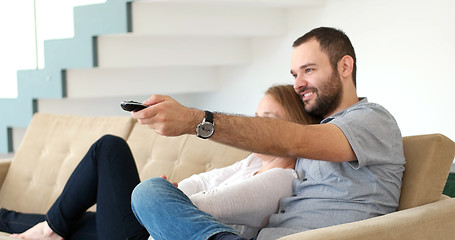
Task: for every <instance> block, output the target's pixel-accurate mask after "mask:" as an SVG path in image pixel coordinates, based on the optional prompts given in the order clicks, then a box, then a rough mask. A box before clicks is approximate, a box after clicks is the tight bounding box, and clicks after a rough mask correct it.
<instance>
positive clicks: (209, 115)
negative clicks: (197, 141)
mask: <svg viewBox="0 0 455 240" xmlns="http://www.w3.org/2000/svg"><path fill="white" fill-rule="evenodd" d="M204 112H205V121H206V122H209V123H212V124H213V113H212V112H210V111H204Z"/></svg>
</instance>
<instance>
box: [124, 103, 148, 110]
mask: <svg viewBox="0 0 455 240" xmlns="http://www.w3.org/2000/svg"><path fill="white" fill-rule="evenodd" d="M120 106H121V107H122V108H123V110H125V111H128V112H131V111H133V112H137V111H140V110H142V109H144V108H146V107H148V106H146V105H143V104H142V103H140V102H135V101H123V102H121V103H120Z"/></svg>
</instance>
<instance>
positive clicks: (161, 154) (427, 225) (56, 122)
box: [0, 113, 455, 240]
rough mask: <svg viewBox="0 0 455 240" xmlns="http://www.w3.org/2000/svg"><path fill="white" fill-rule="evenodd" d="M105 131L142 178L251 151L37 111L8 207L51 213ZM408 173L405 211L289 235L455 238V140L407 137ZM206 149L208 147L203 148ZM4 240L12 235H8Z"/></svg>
mask: <svg viewBox="0 0 455 240" xmlns="http://www.w3.org/2000/svg"><path fill="white" fill-rule="evenodd" d="M104 134H114V135H117V136H120V137H122V138H124V139H126V140H127V141H128V143H129V145H130V147H131V150H132V152H133V155H134V157H135V159H136V161H137V165H138V169H139V173H140V176H141V179H145V178H149V177H154V176H155V177H156V176H159V175H161V174H166V175H167V176H168V177H169V178H170V180H172V181H179V180H181V179H183V178H186V177H188V176H190V175H191V174H193V173H199V172H203V171H207V170H209V169H213V168H217V167H223V166H226V165H229V164H232V163H233V162H235V161H238V160H240V159H242V158H244V157H245V156H247V155H248V154H249V153H248V152H245V151H242V150H238V149H234V148H231V147H227V146H224V145H220V144H217V143H214V142H212V141H209V140H201V139H198V138H197V137H195V136H181V137H162V136H159V135H157V134H155V133H154V132H153V131H151V130H149V129H147V128H145V127H144V126H141V125H139V124H136V122H135V121H134V120H132V119H131V118H129V117H82V116H65V115H51V114H41V113H39V114H35V116H34V117H33V119H32V121H31V123H30V125H29V127H28V129H27V132H26V134H25V136H24V139H23V141H22V143H21V146H20V147H19V149H18V150H17V152H16V154H15V156H14V159H10V160H2V161H1V162H0V184H1V190H0V207H3V208H8V209H14V210H19V211H23V212H34V213H44V212H45V211H46V210H47V209H48V208H49V207H50V205H51V204H52V203H53V201H54V200H55V199H56V198H57V196H58V195H59V194H60V191H61V190H62V188H63V186H64V184H65V182H66V180H67V178H68V177H69V175H70V174H71V172H72V171H73V169H74V168H75V166H76V165H77V163H78V161H79V160H80V159H81V158H82V156H83V155H84V154H85V152H86V151H87V150H88V148H89V146H90V145H91V144H92V143H93V142H94V141H95V140H96V139H98V138H99V137H101V136H102V135H104ZM403 142H404V151H405V156H406V160H407V163H406V170H405V173H404V177H403V188H402V196H401V199H400V207H399V208H400V210H399V211H397V212H394V213H391V214H387V215H384V216H381V217H376V218H372V219H368V220H363V221H359V222H353V223H347V224H342V225H337V226H332V227H327V228H321V229H316V230H311V231H306V232H301V233H298V234H294V235H291V236H287V237H284V238H282V239H287V240H289V239H311V240H317V239H325V240H328V239H349V240H352V239H362V240H363V239H400V240H403V239H410V240H411V239H412V240H416V239H422V240H424V239H425V240H427V239H455V199H453V198H449V197H447V196H443V195H441V192H442V189H443V187H444V184H445V181H446V179H447V176H448V172H449V169H450V165H451V164H452V161H453V158H454V155H455V143H454V142H452V141H451V140H450V139H448V138H446V137H445V136H443V135H440V134H434V135H422V136H411V137H405V138H403ZM202 150H203V151H202ZM0 239H10V238H9V237H8V234H5V233H0Z"/></svg>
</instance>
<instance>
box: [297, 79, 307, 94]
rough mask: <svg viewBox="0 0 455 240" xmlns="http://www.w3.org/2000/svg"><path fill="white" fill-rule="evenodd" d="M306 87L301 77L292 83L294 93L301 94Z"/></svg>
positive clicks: (305, 82)
mask: <svg viewBox="0 0 455 240" xmlns="http://www.w3.org/2000/svg"><path fill="white" fill-rule="evenodd" d="M307 86H308V82H307V81H306V80H305V79H304V78H303V77H297V78H296V79H295V82H294V90H295V92H296V93H299V92H301V91H302V90H303V89H305V88H306V87H307Z"/></svg>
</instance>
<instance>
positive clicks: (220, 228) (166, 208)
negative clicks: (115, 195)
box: [131, 178, 243, 240]
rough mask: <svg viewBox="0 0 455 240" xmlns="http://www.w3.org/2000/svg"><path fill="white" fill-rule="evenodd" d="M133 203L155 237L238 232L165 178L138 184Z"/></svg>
mask: <svg viewBox="0 0 455 240" xmlns="http://www.w3.org/2000/svg"><path fill="white" fill-rule="evenodd" d="M131 204H132V209H133V212H134V214H135V215H136V218H137V219H138V220H139V222H140V223H141V224H142V225H143V226H144V227H145V228H146V229H147V230H148V232H149V233H150V235H151V236H152V237H153V239H155V240H162V239H163V240H164V239H186V240H207V239H209V238H210V239H214V238H216V237H215V235H217V234H219V233H233V234H237V232H236V231H235V230H234V229H233V228H231V227H229V226H227V225H224V224H222V223H220V222H219V221H218V220H217V219H216V218H215V217H213V216H211V215H209V214H207V213H205V212H203V211H201V210H199V209H198V208H197V207H196V206H194V205H193V203H192V202H191V200H190V199H189V198H188V197H187V196H186V195H185V194H184V193H183V192H182V191H180V189H178V188H176V187H175V186H174V185H173V184H171V183H170V182H169V181H167V180H165V179H162V178H151V179H148V180H146V181H143V182H142V183H140V184H139V185H138V186H136V188H135V189H134V190H133V194H132V197H131ZM232 236H235V237H234V239H243V238H241V237H238V236H236V235H232ZM211 237H214V238H211Z"/></svg>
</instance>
